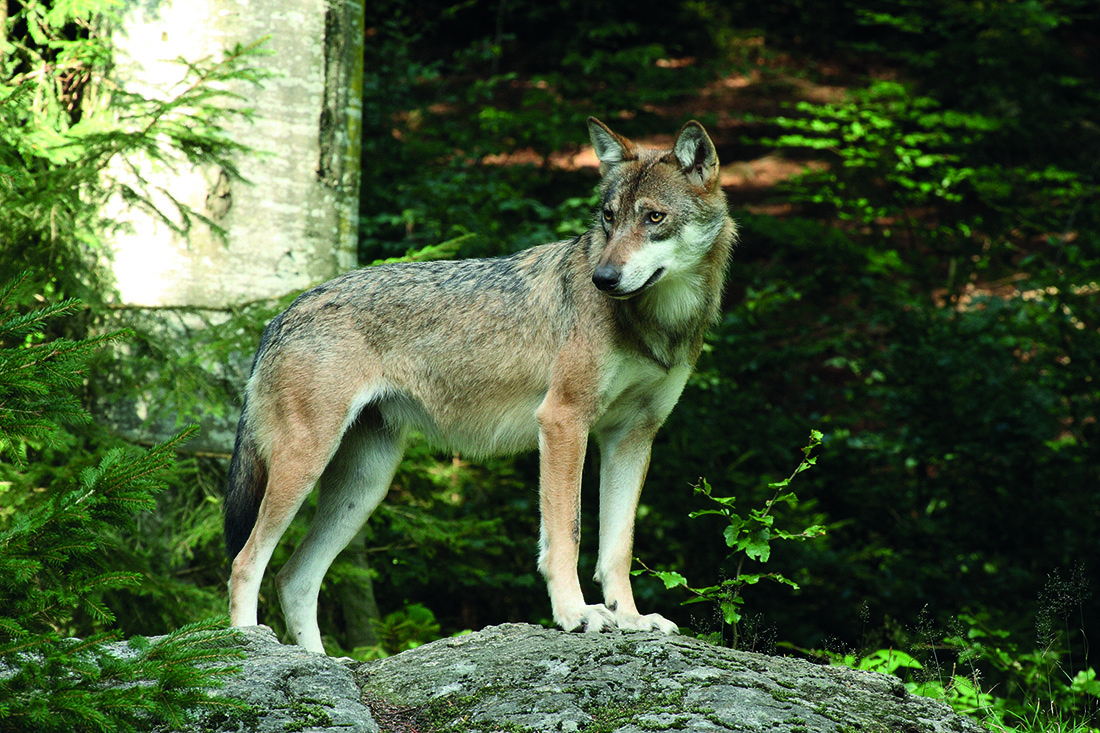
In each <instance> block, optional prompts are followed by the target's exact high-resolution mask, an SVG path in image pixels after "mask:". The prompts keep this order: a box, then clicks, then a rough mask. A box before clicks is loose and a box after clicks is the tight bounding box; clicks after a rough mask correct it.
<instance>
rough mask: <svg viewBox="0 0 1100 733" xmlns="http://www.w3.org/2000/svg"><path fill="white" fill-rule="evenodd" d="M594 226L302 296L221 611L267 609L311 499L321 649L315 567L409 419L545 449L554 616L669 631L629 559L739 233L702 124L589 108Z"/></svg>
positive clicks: (476, 442) (257, 430)
mask: <svg viewBox="0 0 1100 733" xmlns="http://www.w3.org/2000/svg"><path fill="white" fill-rule="evenodd" d="M588 128H589V135H590V137H591V141H592V144H593V146H594V148H595V152H596V157H597V158H598V159H599V163H600V184H599V196H600V206H599V209H598V211H597V212H596V213H595V217H594V222H593V225H592V227H591V228H590V229H589V230H588V231H586V232H585V233H584V234H582V235H580V236H578V237H576V238H574V239H572V240H569V241H562V242H555V243H551V244H545V245H541V246H537V247H533V248H531V249H527V250H524V251H521V252H518V253H516V254H513V255H510V256H506V257H499V258H493V259H469V260H458V261H435V262H425V263H404V264H385V265H378V266H374V267H368V268H364V269H361V270H356V271H352V272H348V273H345V274H343V275H340V276H338V277H336V278H335V279H333V280H330V281H328V282H326V283H324V284H322V285H319V286H317V287H315V288H313V289H312V290H309V291H307V292H305V293H303V294H302V295H301V296H299V297H298V298H297V300H295V301H294V302H293V304H291V306H290V307H289V308H287V310H286V311H284V312H283V313H282V314H281V315H279V316H277V317H276V318H275V319H273V320H272V321H271V323H270V324H269V325H268V326H267V328H266V329H265V331H264V333H263V336H262V337H261V339H260V344H259V348H258V350H257V352H256V356H255V359H254V361H253V364H252V374H251V377H250V378H249V380H248V383H247V386H246V388H245V396H244V403H243V407H242V412H241V418H240V422H239V424H238V428H237V436H236V444H235V447H234V451H233V458H232V460H231V463H230V469H229V475H228V488H227V493H226V498H225V535H226V548H227V551H228V555H229V557H230V559H231V561H232V571H231V577H230V581H229V598H230V603H229V607H230V621H231V623H232V624H233V625H234V626H250V625H255V624H256V623H257V604H258V595H259V589H260V581H261V578H262V576H263V573H264V570H265V568H266V566H267V564H268V562H269V561H270V559H271V555H272V552H273V551H274V549H275V546H276V545H277V543H278V542H279V540H280V537H281V536H282V535H283V533H284V532H285V531H286V529H287V526H288V525H289V524H290V521H291V519H292V518H293V517H294V515H295V513H296V512H297V511H298V509H299V507H300V506H301V505H302V503H303V501H304V500H305V499H306V497H307V496H308V495H309V494H310V492H311V491H312V490H313V487H314V486H315V485H317V486H318V492H319V494H318V505H317V511H316V515H315V517H314V519H313V522H312V525H311V526H310V528H309V530H308V532H307V533H306V535H305V537H304V539H303V540H302V541H301V543H300V544H299V545H298V547H297V548H296V549H295V551H294V553H293V554H292V556H291V558H290V559H289V560H288V561H287V563H286V565H285V566H284V567H283V568H282V569H281V570H280V572H279V573H278V576H277V581H276V586H277V588H278V594H279V599H280V602H281V605H282V608H283V612H284V615H285V618H286V627H287V633H288V634H289V635H290V637H291V638H292V640H293V641H294V642H295V643H297V644H299V645H301V646H303V647H305V648H306V649H308V650H311V651H315V652H320V653H324V648H323V646H322V644H321V634H320V631H319V629H318V625H317V602H318V594H319V592H320V588H321V580H322V578H323V577H324V575H325V573H326V572H327V570H328V568H329V566H330V564H331V563H332V561H333V560H334V559H335V558H336V556H337V554H339V552H340V551H341V550H342V549H343V548H344V547H345V546H346V545H347V544H348V543H349V542H350V541H351V539H352V538H353V537H354V536H355V534H356V533H357V532H358V531H359V529H360V528H361V527H362V525H363V524H364V523H365V522H366V520H367V518H368V517H369V516H370V514H371V512H372V511H373V510H374V509H375V508H376V507H377V506H378V504H379V503H380V502H381V501H382V499H383V497H384V496H385V495H386V492H387V490H388V488H389V485H390V481H391V480H392V478H393V474H394V472H395V470H396V468H397V465H398V462H399V461H400V460H401V457H402V454H403V452H404V447H405V443H406V440H407V438H408V435H409V433H410V431H413V430H416V431H419V432H420V433H421V434H423V435H424V436H425V437H426V438H427V439H428V440H429V441H430V442H432V443H433V444H435V445H437V446H439V447H441V448H446V449H450V450H454V451H459V452H461V453H463V454H466V455H469V456H472V457H484V456H490V455H497V454H507V453H515V452H519V451H526V450H531V449H534V448H535V447H536V446H537V447H538V450H539V471H540V476H539V506H540V513H541V524H540V535H539V555H538V568H539V570H540V572H541V573H542V575H543V576H544V577H545V580H546V584H547V589H548V591H549V595H550V605H551V609H552V611H553V618H554V621H555V622H556V623H557V624H558V625H560V626H561V627H562V628H563V629H566V630H570V631H574V630H588V631H599V630H601V629H605V628H614V627H617V628H620V629H629V630H658V631H662V632H665V633H674V632H676V631H677V626H676V624H674V623H673V622H671V621H669V620H668V619H665V618H663V617H662V616H660V615H658V614H645V615H643V614H641V613H639V611H638V609H637V607H636V606H635V603H634V596H633V593H632V591H631V586H630V575H629V569H630V564H631V559H632V545H633V536H634V519H635V515H636V513H637V506H638V498H639V495H640V493H641V489H642V483H643V481H644V480H645V475H646V472H647V470H648V468H649V459H650V449H651V446H652V443H653V439H654V436H655V435H656V433H657V430H658V428H660V426H661V424H662V423H663V422H664V421H665V419H666V418H667V417H668V415H669V413H670V412H671V411H672V408H673V407H674V406H675V404H676V402H677V400H678V399H679V397H680V393H681V392H682V391H683V389H684V384H685V383H686V381H687V379H688V375H689V373H690V372H691V370H692V368H693V367H694V365H695V361H696V359H697V358H698V356H699V353H700V351H701V349H702V347H703V338H704V334H705V332H706V330H707V328H708V327H709V326H710V325H711V324H712V323H713V322H714V321H715V320H716V318H717V317H718V315H719V313H720V308H721V298H722V292H723V288H724V282H725V278H726V271H727V269H728V266H729V260H730V257H731V253H732V250H733V247H734V245H735V242H736V237H737V229H736V225H735V224H734V221H733V219H731V218H730V215H729V212H728V208H727V204H726V198H725V195H724V194H723V192H722V189H721V186H720V185H719V164H718V155H717V153H716V151H715V147H714V143H713V142H712V141H711V139H710V137H709V136H708V135H707V133H706V131H705V130H704V129H703V127H702V125H700V124H699V123H698V122H696V121H691V122H688V123H687V124H686V125H684V127H683V128H682V129H681V130H680V131H679V133H678V134H677V135H676V138H675V142H674V143H673V145H672V148H671V149H668V150H653V149H648V148H644V147H641V146H639V145H637V144H635V143H634V142H632V141H631V140H629V139H627V138H625V137H623V136H621V135H619V134H617V133H615V132H613V131H612V130H611V129H610V128H609V127H608V126H607V125H605V124H604V123H602V122H600V121H599V120H597V119H595V118H589V120H588ZM589 436H592V437H594V438H595V440H596V443H597V444H598V445H599V448H600V455H601V465H600V470H599V479H600V490H599V491H600V494H599V498H600V510H599V511H600V513H599V552H598V557H597V564H596V573H595V580H596V581H597V582H598V583H599V584H600V586H601V588H602V593H603V603H598V604H591V605H589V604H587V603H585V599H584V596H583V594H582V592H581V585H580V581H579V579H578V575H577V559H578V546H579V540H580V490H581V471H582V466H583V463H584V456H585V451H586V449H587V445H588V440H589Z"/></svg>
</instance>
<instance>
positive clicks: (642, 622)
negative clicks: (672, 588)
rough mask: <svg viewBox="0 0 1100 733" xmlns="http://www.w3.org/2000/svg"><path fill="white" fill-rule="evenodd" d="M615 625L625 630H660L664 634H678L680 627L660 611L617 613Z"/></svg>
mask: <svg viewBox="0 0 1100 733" xmlns="http://www.w3.org/2000/svg"><path fill="white" fill-rule="evenodd" d="M615 625H616V626H618V627H619V628H620V629H622V630H623V631H660V632H661V633H662V634H678V633H680V627H679V626H677V625H676V624H674V623H672V622H671V621H669V620H668V619H667V618H665V617H664V616H662V615H661V614H659V613H649V614H646V615H645V616H640V615H638V614H636V613H631V614H626V613H616V614H615Z"/></svg>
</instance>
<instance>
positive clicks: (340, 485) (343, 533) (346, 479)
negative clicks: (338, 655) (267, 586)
mask: <svg viewBox="0 0 1100 733" xmlns="http://www.w3.org/2000/svg"><path fill="white" fill-rule="evenodd" d="M368 409H369V408H368ZM364 417H365V416H364ZM364 417H361V419H360V422H362V420H363V419H364ZM403 450H404V438H403V436H402V435H399V434H397V433H395V432H393V431H392V430H390V429H388V428H386V427H384V426H382V425H381V424H380V422H376V423H375V424H373V425H363V424H360V423H358V422H357V423H356V424H354V425H352V427H351V428H349V429H348V431H347V433H345V435H344V439H343V441H342V442H341V444H340V447H339V448H338V449H337V451H336V455H334V456H333V458H332V460H331V461H330V462H329V465H328V467H327V468H325V472H324V474H323V475H322V476H321V482H320V492H319V494H318V501H317V514H316V515H315V516H314V518H313V523H312V524H311V525H310V528H309V531H308V532H307V533H306V536H305V538H304V539H303V540H302V542H301V544H299V545H298V548H297V549H296V550H295V551H294V554H293V555H291V557H290V560H288V561H287V563H286V565H284V566H283V569H282V570H281V571H280V572H279V575H278V579H277V585H278V588H279V601H280V603H281V604H282V607H283V614H284V615H285V617H286V625H287V632H288V634H289V635H290V638H291V639H292V640H293V641H294V643H296V644H298V645H300V646H302V647H305V648H306V649H309V650H310V651H314V652H318V653H321V654H323V653H324V647H323V646H322V644H321V632H320V629H319V627H318V625H317V598H318V595H319V593H320V591H321V580H322V578H324V576H325V573H326V572H327V571H328V568H329V566H330V565H331V564H332V561H333V560H335V559H336V556H337V555H339V554H340V552H341V551H342V550H343V549H344V548H345V547H347V545H348V543H349V542H351V540H352V539H353V538H354V537H355V534H356V533H357V532H358V531H359V529H360V528H361V527H362V526H363V524H364V523H366V521H367V518H368V517H370V515H371V513H372V512H373V511H374V510H375V508H376V507H377V506H378V504H379V503H381V501H382V499H383V498H385V496H386V492H387V491H388V490H389V486H390V481H391V480H392V479H393V474H394V471H395V470H396V469H397V464H398V463H399V462H400V461H401V455H402V453H403Z"/></svg>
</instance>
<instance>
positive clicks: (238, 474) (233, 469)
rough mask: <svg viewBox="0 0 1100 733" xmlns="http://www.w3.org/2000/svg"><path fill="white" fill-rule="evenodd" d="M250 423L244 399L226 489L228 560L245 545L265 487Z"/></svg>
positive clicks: (263, 473) (265, 479) (263, 465)
mask: <svg viewBox="0 0 1100 733" xmlns="http://www.w3.org/2000/svg"><path fill="white" fill-rule="evenodd" d="M251 423H252V420H251V415H250V414H249V411H248V400H247V399H245V403H244V407H243V408H242V409H241V421H240V422H239V423H237V440H236V443H235V444H234V446H233V460H231V461H230V462H229V480H228V482H227V484H228V485H227V487H226V490H225V551H226V554H228V555H229V559H230V561H232V560H233V558H235V557H236V556H237V553H239V552H240V551H241V548H243V547H244V544H245V543H246V542H248V537H249V535H251V534H252V527H253V526H254V525H255V524H256V517H257V515H258V514H259V513H260V502H261V501H262V500H263V498H264V491H265V489H266V488H267V465H266V464H265V463H264V460H263V458H261V457H260V453H259V449H258V446H257V445H256V437H255V434H254V433H253V429H252V424H251Z"/></svg>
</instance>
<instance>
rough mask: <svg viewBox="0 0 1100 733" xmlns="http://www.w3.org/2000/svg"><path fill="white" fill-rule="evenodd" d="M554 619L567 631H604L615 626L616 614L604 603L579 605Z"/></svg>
mask: <svg viewBox="0 0 1100 733" xmlns="http://www.w3.org/2000/svg"><path fill="white" fill-rule="evenodd" d="M555 615H557V614H555ZM554 620H555V621H557V622H558V626H561V627H562V628H563V629H565V630H566V631H603V630H604V629H608V628H615V614H613V613H612V612H611V610H610V609H609V608H607V606H605V605H603V604H602V603H597V604H596V605H594V606H578V607H577V608H576V609H575V610H573V611H570V612H566V613H562V614H560V616H558V617H557V618H555V619H554Z"/></svg>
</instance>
